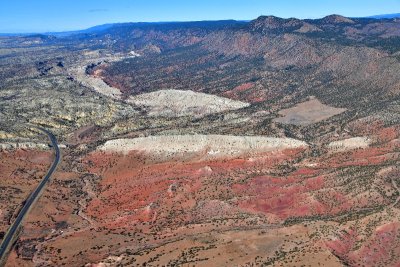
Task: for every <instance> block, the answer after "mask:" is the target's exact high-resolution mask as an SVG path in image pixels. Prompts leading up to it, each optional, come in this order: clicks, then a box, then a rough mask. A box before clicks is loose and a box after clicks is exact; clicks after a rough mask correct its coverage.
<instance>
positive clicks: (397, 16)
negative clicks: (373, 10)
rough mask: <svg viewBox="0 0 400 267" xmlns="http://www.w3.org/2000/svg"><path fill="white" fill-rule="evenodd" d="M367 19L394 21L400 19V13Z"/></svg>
mask: <svg viewBox="0 0 400 267" xmlns="http://www.w3.org/2000/svg"><path fill="white" fill-rule="evenodd" d="M367 18H373V19H394V18H400V13H395V14H383V15H376V16H370V17H367Z"/></svg>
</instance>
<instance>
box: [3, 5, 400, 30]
mask: <svg viewBox="0 0 400 267" xmlns="http://www.w3.org/2000/svg"><path fill="white" fill-rule="evenodd" d="M398 10H400V0H383V1H379V2H378V1H374V0H362V1H361V0H354V1H351V2H349V1H347V0H336V1H334V0H327V1H324V2H323V3H321V2H320V1H316V0H303V1H295V0H281V1H261V0H247V1H243V0H219V1H211V0H204V1H201V2H199V1H194V0H188V1H185V2H183V3H182V1H179V0H171V1H168V2H165V1H162V0H151V1H142V0H135V1H128V0H121V1H118V2H115V1H111V0H97V1H95V0H87V1H84V2H82V1H77V0H70V1H67V0H59V1H57V2H56V1H51V0H38V1H34V2H33V1H32V2H31V1H26V0H14V1H12V2H1V3H0V33H10V34H13V33H45V32H65V31H76V30H83V29H87V28H90V27H94V26H97V25H103V24H112V23H128V22H187V21H215V20H228V19H232V20H252V19H255V18H257V17H258V16H260V15H274V16H277V17H282V18H289V17H296V18H300V19H307V18H308V19H315V18H321V17H324V16H327V15H331V14H340V15H342V16H346V17H367V16H374V15H381V14H391V13H399V12H400V11H398Z"/></svg>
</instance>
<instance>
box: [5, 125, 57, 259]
mask: <svg viewBox="0 0 400 267" xmlns="http://www.w3.org/2000/svg"><path fill="white" fill-rule="evenodd" d="M34 128H36V129H38V130H40V131H42V132H44V133H45V134H46V135H47V136H48V137H49V138H50V141H51V143H52V146H53V149H54V150H55V159H54V161H53V164H52V165H51V167H50V169H49V171H48V172H47V174H46V176H45V177H44V178H43V179H42V181H41V182H40V184H39V185H38V186H37V187H36V189H35V190H34V191H33V192H32V193H31V194H30V196H29V197H28V199H27V200H26V202H25V204H24V206H23V207H22V209H21V211H20V212H19V214H18V216H17V218H16V219H15V221H14V223H13V224H12V225H11V227H10V228H9V229H8V231H7V233H6V235H5V236H4V239H3V241H2V243H1V245H0V266H3V264H5V262H6V260H7V256H8V253H9V251H10V250H11V248H12V246H13V244H14V241H15V240H16V237H17V234H18V230H19V228H20V227H21V224H22V221H23V220H24V218H25V216H26V215H27V213H28V212H29V210H30V209H31V207H32V205H33V204H34V203H35V202H36V200H37V199H38V198H39V196H40V193H41V192H42V190H43V188H44V187H45V185H46V184H47V182H48V181H49V180H50V178H51V176H52V174H53V173H54V171H55V170H56V168H57V166H58V164H59V163H60V159H61V153H60V148H59V147H58V144H57V139H56V137H55V136H54V135H53V134H52V133H51V132H50V131H48V130H46V129H44V128H41V127H37V126H34Z"/></svg>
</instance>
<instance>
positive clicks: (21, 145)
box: [0, 142, 50, 151]
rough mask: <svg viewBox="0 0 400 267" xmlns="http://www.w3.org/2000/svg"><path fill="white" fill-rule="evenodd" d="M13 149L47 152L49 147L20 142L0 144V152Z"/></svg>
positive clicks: (41, 144)
mask: <svg viewBox="0 0 400 267" xmlns="http://www.w3.org/2000/svg"><path fill="white" fill-rule="evenodd" d="M15 149H38V150H47V149H50V147H49V146H48V145H47V144H43V143H32V142H21V143H0V151H1V150H15Z"/></svg>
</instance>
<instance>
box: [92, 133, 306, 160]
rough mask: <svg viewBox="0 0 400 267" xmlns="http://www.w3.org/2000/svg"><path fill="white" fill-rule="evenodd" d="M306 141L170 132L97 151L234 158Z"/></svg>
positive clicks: (107, 145) (121, 141) (113, 143)
mask: <svg viewBox="0 0 400 267" xmlns="http://www.w3.org/2000/svg"><path fill="white" fill-rule="evenodd" d="M307 146H308V145H307V143H306V142H303V141H300V140H295V139H290V138H275V137H264V136H228V135H170V136H149V137H140V138H134V139H115V140H109V141H107V142H106V143H105V144H104V145H102V146H100V147H99V148H98V150H100V151H105V152H111V153H113V152H114V153H122V154H128V153H129V152H131V151H136V152H139V153H145V154H146V155H152V156H154V157H158V158H160V159H173V158H175V159H179V158H182V159H184V158H187V157H190V158H191V157H198V158H199V159H215V158H234V157H239V156H244V155H255V154H260V153H263V152H270V151H279V150H285V149H294V148H301V147H304V148H305V147H307Z"/></svg>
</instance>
